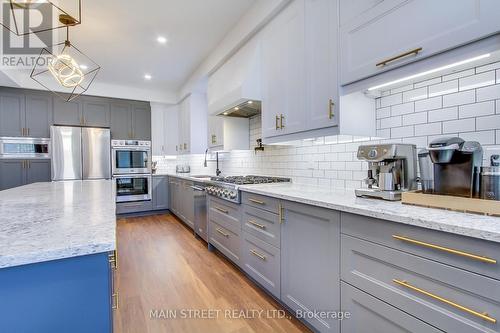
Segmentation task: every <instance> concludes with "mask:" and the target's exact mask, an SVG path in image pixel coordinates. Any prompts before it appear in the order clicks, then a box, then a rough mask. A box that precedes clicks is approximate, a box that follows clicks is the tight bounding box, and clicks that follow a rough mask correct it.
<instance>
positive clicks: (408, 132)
mask: <svg viewBox="0 0 500 333" xmlns="http://www.w3.org/2000/svg"><path fill="white" fill-rule="evenodd" d="M413 135H414V131H413V126H403V127H394V128H391V138H404V137H408V136H413Z"/></svg>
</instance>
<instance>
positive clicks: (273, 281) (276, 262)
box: [241, 232, 280, 298]
mask: <svg viewBox="0 0 500 333" xmlns="http://www.w3.org/2000/svg"><path fill="white" fill-rule="evenodd" d="M241 257H242V261H243V262H242V264H243V265H242V266H243V269H244V270H245V272H246V273H247V274H248V275H250V276H251V277H252V278H253V279H255V280H256V281H257V282H258V283H260V284H261V285H262V286H263V287H264V288H265V289H267V290H268V291H269V292H271V293H272V294H273V295H274V296H275V297H276V298H280V250H279V249H278V248H276V247H274V246H272V245H269V244H267V243H266V242H263V241H262V240H260V239H258V238H257V237H254V236H252V235H250V234H249V233H247V232H243V243H242V253H241Z"/></svg>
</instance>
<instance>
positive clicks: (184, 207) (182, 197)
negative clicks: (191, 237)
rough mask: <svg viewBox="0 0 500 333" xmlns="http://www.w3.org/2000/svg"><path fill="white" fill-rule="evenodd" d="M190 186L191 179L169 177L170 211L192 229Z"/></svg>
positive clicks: (192, 205) (192, 211) (192, 208)
mask: <svg viewBox="0 0 500 333" xmlns="http://www.w3.org/2000/svg"><path fill="white" fill-rule="evenodd" d="M191 186H193V182H192V181H189V180H185V179H181V178H176V177H169V192H170V195H169V196H170V211H172V212H173V213H174V214H175V215H176V216H177V217H178V218H179V219H180V220H181V221H182V222H184V223H185V224H186V225H187V226H189V227H190V228H191V229H194V191H193V189H192V187H191Z"/></svg>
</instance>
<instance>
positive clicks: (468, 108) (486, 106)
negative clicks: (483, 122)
mask: <svg viewBox="0 0 500 333" xmlns="http://www.w3.org/2000/svg"><path fill="white" fill-rule="evenodd" d="M458 110H459V111H458V114H459V116H460V118H470V117H479V116H486V115H490V114H494V113H495V102H494V101H488V102H482V103H474V104H467V105H461V106H459V108H458Z"/></svg>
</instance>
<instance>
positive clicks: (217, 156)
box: [203, 148, 222, 177]
mask: <svg viewBox="0 0 500 333" xmlns="http://www.w3.org/2000/svg"><path fill="white" fill-rule="evenodd" d="M207 153H208V148H207V149H206V150H205V161H204V162H203V166H204V167H205V168H206V167H207ZM215 161H216V163H217V165H216V169H215V175H216V176H217V177H219V176H220V174H221V173H222V171H221V170H219V152H218V151H217V152H215Z"/></svg>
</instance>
